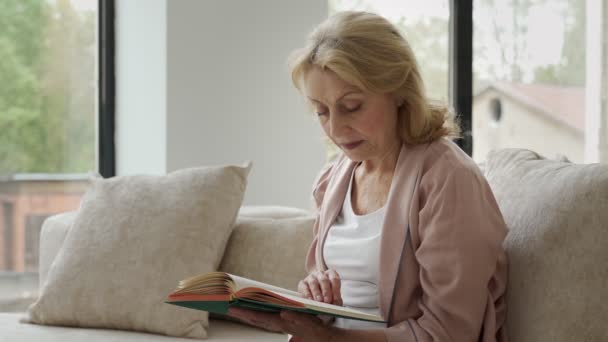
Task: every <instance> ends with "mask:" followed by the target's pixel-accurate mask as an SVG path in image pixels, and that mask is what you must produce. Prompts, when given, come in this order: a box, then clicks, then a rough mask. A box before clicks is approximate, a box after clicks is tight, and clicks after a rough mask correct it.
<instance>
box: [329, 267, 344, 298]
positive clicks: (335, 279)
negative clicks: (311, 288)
mask: <svg viewBox="0 0 608 342" xmlns="http://www.w3.org/2000/svg"><path fill="white" fill-rule="evenodd" d="M325 274H326V275H327V277H328V279H329V283H330V284H331V291H332V294H333V298H332V302H331V303H332V304H335V305H342V293H341V292H340V287H341V286H342V283H341V282H340V275H339V274H338V272H336V271H335V270H327V271H325Z"/></svg>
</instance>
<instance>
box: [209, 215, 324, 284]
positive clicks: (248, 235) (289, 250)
mask: <svg viewBox="0 0 608 342" xmlns="http://www.w3.org/2000/svg"><path fill="white" fill-rule="evenodd" d="M243 209H245V210H243ZM243 209H241V213H240V214H239V216H238V218H237V221H236V225H235V228H234V231H233V232H232V235H231V236H230V240H229V242H228V245H227V246H226V251H225V253H224V257H223V259H222V263H221V265H220V269H221V270H222V271H224V272H228V273H232V274H236V275H239V276H243V277H247V278H251V279H255V280H258V281H262V282H265V283H269V284H273V285H277V286H281V287H285V288H288V289H292V290H295V289H296V287H297V284H298V281H300V279H303V278H304V277H305V276H306V272H305V270H304V260H305V259H306V252H307V251H308V247H309V245H310V242H311V241H312V225H313V223H314V219H315V218H314V216H313V215H312V214H310V213H307V212H305V211H302V212H300V213H297V212H293V213H294V215H295V216H291V217H290V215H286V214H287V212H286V211H285V210H283V211H281V214H279V215H275V214H274V213H271V212H269V213H266V216H263V215H257V216H255V215H253V216H247V211H248V210H249V209H248V208H243ZM266 209H268V208H266ZM296 210H297V209H296ZM258 214H259V213H258ZM269 216H270V217H272V216H274V217H280V218H276V219H273V218H269Z"/></svg>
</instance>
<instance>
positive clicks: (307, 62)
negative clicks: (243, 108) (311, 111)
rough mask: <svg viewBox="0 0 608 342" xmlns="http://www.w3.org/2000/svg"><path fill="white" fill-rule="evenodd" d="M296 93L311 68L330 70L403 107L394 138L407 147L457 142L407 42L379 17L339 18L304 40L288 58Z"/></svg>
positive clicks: (450, 116) (449, 115)
mask: <svg viewBox="0 0 608 342" xmlns="http://www.w3.org/2000/svg"><path fill="white" fill-rule="evenodd" d="M289 64H290V68H291V78H292V81H293V83H294V85H295V86H296V88H298V90H300V91H301V90H302V89H301V85H300V83H301V81H302V80H303V77H304V75H305V74H306V73H307V72H308V71H310V69H311V68H312V67H313V66H318V67H321V68H322V69H323V70H328V69H329V70H331V71H333V72H334V73H336V75H338V77H340V78H341V79H343V80H344V81H346V82H347V83H350V84H352V85H354V86H356V87H358V88H359V89H362V90H364V91H368V92H371V93H375V94H386V93H391V94H393V95H394V96H395V97H396V99H397V101H403V105H402V106H400V107H399V111H398V115H399V116H398V125H399V135H400V137H401V139H402V141H403V142H404V143H406V144H412V145H413V144H421V143H426V142H431V141H433V140H435V139H438V138H441V137H449V138H457V137H459V136H460V127H459V125H458V123H457V122H456V119H455V115H454V113H453V112H452V111H451V110H449V109H448V107H447V106H445V105H444V104H440V103H438V102H435V101H430V100H429V99H428V98H427V97H426V94H425V90H424V83H423V81H422V78H421V76H420V71H419V69H418V64H417V62H416V58H415V56H414V53H413V51H412V49H411V48H410V46H409V44H408V42H407V41H406V40H405V38H404V37H403V36H402V35H401V34H400V33H399V31H398V30H397V29H396V28H395V27H394V26H393V25H392V24H391V23H390V22H389V21H388V20H386V19H384V18H383V17H381V16H379V15H376V14H373V13H368V12H351V11H347V12H339V13H336V14H335V15H333V16H331V17H330V18H328V19H327V20H325V21H324V22H323V23H321V24H320V25H319V26H318V27H317V28H315V29H314V30H313V31H312V33H311V34H310V35H309V37H308V44H307V45H306V46H305V47H304V48H301V49H298V50H296V51H294V52H293V53H292V55H291V56H290V58H289Z"/></svg>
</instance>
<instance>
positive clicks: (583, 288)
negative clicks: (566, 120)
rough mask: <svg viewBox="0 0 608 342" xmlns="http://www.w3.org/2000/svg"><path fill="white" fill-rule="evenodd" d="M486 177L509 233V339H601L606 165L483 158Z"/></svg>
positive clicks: (606, 269) (607, 293) (519, 153)
mask: <svg viewBox="0 0 608 342" xmlns="http://www.w3.org/2000/svg"><path fill="white" fill-rule="evenodd" d="M486 176H487V178H488V181H489V182H490V185H491V186H492V189H493V191H494V193H495V195H496V199H497V201H498V204H499V205H500V209H501V211H502V213H503V215H504V218H505V221H506V223H507V225H508V226H509V234H508V236H507V239H506V242H505V245H506V248H507V252H508V256H509V260H510V273H509V287H508V294H507V298H508V319H507V326H508V332H509V338H510V340H511V341H517V342H528V341H529V342H539V341H540V342H542V341H551V342H562V341H563V342H566V341H568V342H570V341H608V329H607V328H606V322H605V319H606V317H608V306H607V305H606V300H607V299H608V287H606V280H607V279H608V253H606V247H607V245H608V165H598V164H591V165H576V164H571V163H568V162H563V161H554V160H546V159H543V158H542V157H540V156H538V155H537V154H535V153H534V152H531V151H527V150H515V149H510V150H501V151H497V152H495V153H493V154H491V155H490V156H489V157H488V161H487V164H486Z"/></svg>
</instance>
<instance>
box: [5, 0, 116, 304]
mask: <svg viewBox="0 0 608 342" xmlns="http://www.w3.org/2000/svg"><path fill="white" fill-rule="evenodd" d="M100 3H109V4H110V5H111V4H112V2H108V1H101V2H100ZM107 6H108V5H107V4H104V8H106V7H107ZM99 14H100V8H99V6H98V1H97V0H5V1H1V2H0V27H2V29H0V74H1V75H2V78H3V79H5V80H11V82H5V86H4V87H2V88H1V89H0V203H1V204H2V205H1V206H0V234H1V236H0V245H1V246H2V247H3V248H2V253H0V311H23V310H24V309H25V308H26V307H27V305H28V304H29V303H30V302H31V301H33V300H34V299H35V297H36V291H37V287H38V279H37V270H38V257H39V254H38V244H39V237H40V229H41V226H42V223H43V222H44V219H45V218H46V217H48V216H50V215H53V214H57V213H61V212H66V211H70V210H75V209H77V208H78V205H79V202H80V199H81V197H82V195H83V193H84V192H85V191H86V188H87V181H86V179H87V176H86V174H87V173H88V172H91V171H98V170H99V169H100V168H99V166H98V165H99V164H100V162H101V163H102V164H104V165H107V164H110V165H113V151H110V152H106V153H105V157H103V156H102V159H101V160H98V159H99V158H98V155H99V151H98V149H97V146H100V147H101V145H103V146H105V147H108V146H110V147H112V144H111V142H110V143H109V142H108V141H107V140H104V139H100V137H99V134H98V127H99V126H103V125H105V126H106V127H105V129H106V132H107V131H108V129H113V128H112V127H109V128H108V127H107V122H108V120H107V113H110V114H111V108H110V107H111V106H113V102H112V101H113V93H112V92H111V90H112V89H113V84H112V82H113V80H112V79H105V83H104V82H102V83H101V84H102V87H100V83H99V82H98V80H99V78H98V73H99V72H100V69H102V72H103V69H104V68H107V67H113V65H112V64H108V63H107V61H106V60H105V59H104V58H103V54H102V59H101V60H100V59H99V58H98V56H99V52H100V50H99V48H98V46H100V44H99V42H100V39H99V38H101V41H103V42H104V44H107V45H108V46H110V45H111V44H112V39H113V38H112V37H111V36H110V38H109V39H110V40H106V38H107V36H104V35H103V34H101V33H103V32H100V29H99V25H98V23H99V19H98V18H99ZM110 32H112V31H110ZM104 44H101V45H102V46H104ZM101 52H103V51H101ZM106 89H109V90H110V92H107V91H106V92H105V94H106V95H107V96H106V97H105V98H104V99H99V98H98V92H99V91H100V90H106ZM102 93H104V92H103V91H102ZM98 104H101V105H102V111H101V112H100V115H103V116H102V118H103V119H104V120H98V109H97V107H98ZM108 104H109V105H108ZM104 106H105V109H104ZM111 119H112V118H111V117H110V122H111ZM100 129H101V127H100ZM106 135H108V133H106ZM110 135H111V132H110ZM108 161H110V163H108ZM108 170H110V171H111V169H108ZM110 173H111V172H110ZM106 175H110V176H111V175H112V174H108V173H107V172H106Z"/></svg>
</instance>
